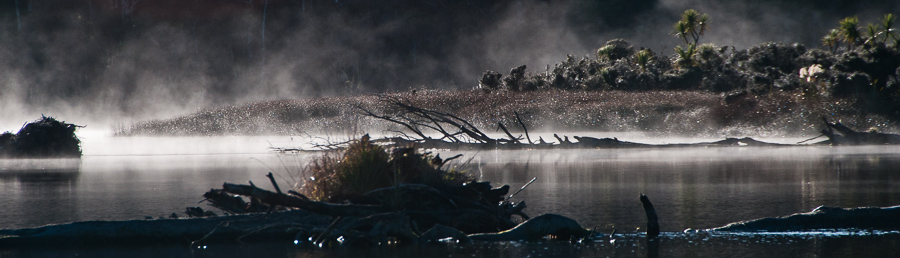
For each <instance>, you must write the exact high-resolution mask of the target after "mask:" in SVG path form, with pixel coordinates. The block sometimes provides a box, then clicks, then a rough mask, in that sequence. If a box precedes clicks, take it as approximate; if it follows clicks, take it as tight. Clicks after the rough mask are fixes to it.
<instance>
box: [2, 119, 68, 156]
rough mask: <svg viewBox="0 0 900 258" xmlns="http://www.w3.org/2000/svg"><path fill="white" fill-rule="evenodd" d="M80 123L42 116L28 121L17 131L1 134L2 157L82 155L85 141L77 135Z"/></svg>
mask: <svg viewBox="0 0 900 258" xmlns="http://www.w3.org/2000/svg"><path fill="white" fill-rule="evenodd" d="M78 127H81V126H78V125H74V124H69V123H66V122H62V121H58V120H56V119H54V118H52V117H46V116H41V119H38V120H37V121H34V122H31V123H27V124H25V126H24V127H22V129H20V130H19V132H18V133H16V134H13V133H10V132H5V133H3V134H0V157H13V158H78V157H81V146H80V144H81V141H79V140H78V137H76V136H75V129H77V128H78Z"/></svg>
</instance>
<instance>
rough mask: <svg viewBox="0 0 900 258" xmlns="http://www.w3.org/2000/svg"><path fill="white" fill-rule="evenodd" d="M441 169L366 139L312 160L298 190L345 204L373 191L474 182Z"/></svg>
mask: <svg viewBox="0 0 900 258" xmlns="http://www.w3.org/2000/svg"><path fill="white" fill-rule="evenodd" d="M441 167H442V164H441V161H440V158H439V157H438V156H432V155H430V154H421V153H418V152H416V150H415V149H414V148H395V149H392V150H391V151H390V152H388V151H387V150H385V149H384V148H382V147H381V146H379V145H376V144H374V143H372V142H371V141H370V140H369V136H368V135H365V136H363V137H362V138H360V139H359V140H356V141H354V142H352V143H350V144H349V146H347V148H346V149H345V150H343V152H330V153H326V154H325V155H322V156H321V157H319V158H316V159H314V160H313V161H312V162H311V163H310V164H309V165H308V166H307V168H306V173H305V175H310V177H309V178H307V179H306V180H307V181H306V182H304V183H303V185H302V186H301V187H300V189H298V190H299V192H300V193H303V194H304V195H306V196H307V197H309V198H311V199H314V200H322V201H329V202H344V201H348V200H356V199H358V198H359V197H361V196H362V195H363V194H365V193H367V192H369V191H372V190H375V189H379V188H384V187H390V186H396V185H400V184H426V185H429V186H432V187H435V188H441V187H446V186H455V185H462V184H463V183H465V182H469V181H472V180H473V177H472V176H471V175H469V174H468V173H466V172H464V171H457V170H442V169H441Z"/></svg>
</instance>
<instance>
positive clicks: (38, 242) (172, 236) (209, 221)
mask: <svg viewBox="0 0 900 258" xmlns="http://www.w3.org/2000/svg"><path fill="white" fill-rule="evenodd" d="M330 220H331V217H329V216H323V215H317V214H313V213H310V212H306V211H289V212H278V213H273V214H269V215H267V216H265V217H263V216H261V215H260V214H246V215H233V216H222V217H209V218H192V219H157V220H127V221H84V222H75V223H70V224H60V225H49V226H43V227H37V228H25V229H3V230H0V235H2V236H3V237H0V246H3V247H17V246H18V247H22V246H38V247H47V246H54V247H57V246H69V245H72V246H83V245H111V244H158V243H179V244H188V243H191V242H192V241H194V240H198V239H205V240H206V241H231V242H233V241H234V239H236V238H238V237H241V236H245V237H244V239H246V240H267V239H292V238H293V237H294V236H295V235H296V233H297V231H296V230H297V228H302V227H307V228H314V227H320V225H323V224H327V223H328V222H330ZM250 232H253V234H251V235H250V236H247V234H248V233H250ZM204 237H205V238H204Z"/></svg>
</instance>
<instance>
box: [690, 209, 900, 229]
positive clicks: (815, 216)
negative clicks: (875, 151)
mask: <svg viewBox="0 0 900 258" xmlns="http://www.w3.org/2000/svg"><path fill="white" fill-rule="evenodd" d="M821 229H869V230H898V229H900V206H893V207H885V208H880V207H864V208H851V209H847V208H834V207H825V206H819V207H818V208H816V209H814V210H812V211H810V212H806V213H796V214H792V215H789V216H784V217H776V218H762V219H756V220H750V221H742V222H735V223H731V224H728V225H725V226H722V227H718V228H713V229H708V230H709V231H725V232H790V231H808V230H821Z"/></svg>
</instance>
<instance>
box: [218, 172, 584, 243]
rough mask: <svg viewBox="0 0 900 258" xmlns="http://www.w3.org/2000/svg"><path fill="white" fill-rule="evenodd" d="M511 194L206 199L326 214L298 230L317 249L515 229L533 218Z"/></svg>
mask: <svg viewBox="0 0 900 258" xmlns="http://www.w3.org/2000/svg"><path fill="white" fill-rule="evenodd" d="M508 192H509V186H503V187H498V188H491V186H490V184H489V183H487V182H472V183H469V184H466V185H462V186H457V187H448V188H435V187H431V186H428V185H423V184H402V185H397V186H392V187H387V188H380V189H376V190H373V191H370V192H368V193H366V194H364V195H363V196H360V197H359V198H357V200H362V201H360V202H361V203H352V202H347V203H329V202H320V201H313V200H310V199H309V198H306V197H305V196H303V195H300V194H299V193H296V192H293V191H291V192H290V193H288V194H285V193H279V192H272V191H268V190H264V189H260V188H258V187H256V186H253V185H237V184H229V183H226V184H224V185H223V186H222V189H212V190H210V191H209V192H207V193H206V194H204V197H205V198H206V200H207V201H209V202H210V204H211V205H212V206H214V207H217V208H219V209H221V210H223V211H225V212H226V213H230V214H243V213H251V212H266V211H273V210H284V209H291V210H293V209H300V210H303V211H306V212H310V213H314V214H318V215H321V216H325V217H327V218H329V220H331V222H330V223H328V224H318V225H302V226H297V227H296V228H294V230H296V231H297V233H298V237H297V239H306V240H309V241H311V242H313V243H314V244H317V245H323V244H328V242H334V241H338V239H341V240H340V242H342V243H343V244H352V245H358V244H386V243H391V242H396V241H403V242H418V241H420V240H422V241H431V240H437V239H441V238H448V237H449V238H455V239H457V240H462V239H465V238H466V235H468V234H475V233H495V232H500V231H504V230H507V229H511V228H513V227H515V226H517V225H518V223H517V221H516V219H515V217H514V215H515V216H518V217H519V218H521V219H523V220H528V219H529V217H528V216H527V215H525V213H524V212H523V211H522V210H523V209H524V208H525V203H524V202H518V203H514V202H510V201H508V200H506V194H507V193H508ZM241 197H246V198H249V199H250V202H245V201H243V198H241ZM576 225H577V223H576ZM578 228H579V229H581V230H584V229H583V228H580V226H579V227H578ZM545 235H546V234H545ZM529 236H530V235H529ZM523 237H525V236H523Z"/></svg>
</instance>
